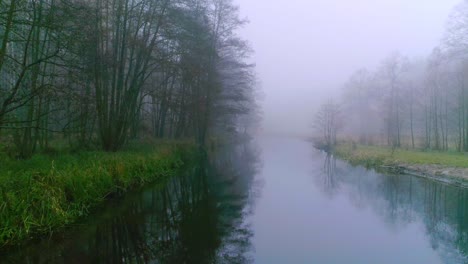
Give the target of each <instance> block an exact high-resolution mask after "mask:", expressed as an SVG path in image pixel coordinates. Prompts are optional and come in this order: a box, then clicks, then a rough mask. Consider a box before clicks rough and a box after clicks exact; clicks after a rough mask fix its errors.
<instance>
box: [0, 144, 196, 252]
mask: <svg viewBox="0 0 468 264" xmlns="http://www.w3.org/2000/svg"><path fill="white" fill-rule="evenodd" d="M190 146H191V145H189V144H179V145H174V144H170V145H169V144H168V145H165V146H164V145H161V146H160V147H146V148H145V149H144V150H127V151H123V152H119V153H106V152H99V151H90V152H79V153H77V154H63V155H59V156H48V155H45V154H40V155H35V156H33V157H32V158H31V159H30V160H26V161H18V160H13V159H11V158H8V157H6V156H5V155H2V156H0V163H1V164H2V166H1V167H0V247H1V246H6V245H13V244H16V243H18V242H20V241H22V240H25V239H29V238H31V237H35V236H37V235H40V234H46V233H50V232H52V231H55V230H57V229H58V228H61V227H64V226H66V225H67V224H70V223H73V222H74V221H76V220H77V219H78V218H80V217H83V216H86V215H87V214H88V213H89V212H90V210H91V209H92V208H93V207H95V206H96V205H98V204H99V203H101V202H102V201H103V200H105V199H106V198H108V197H111V196H113V195H120V194H122V193H124V192H125V191H127V190H129V189H131V188H134V187H137V186H141V185H143V184H146V183H149V182H154V181H163V180H165V179H167V178H169V177H171V176H173V175H175V173H176V172H177V168H179V167H181V166H182V164H183V161H184V160H186V158H185V157H186V156H184V155H188V154H187V153H192V152H191V151H189V150H190V148H191V147H190Z"/></svg>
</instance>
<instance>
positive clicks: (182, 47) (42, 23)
mask: <svg viewBox="0 0 468 264" xmlns="http://www.w3.org/2000/svg"><path fill="white" fill-rule="evenodd" d="M245 22H246V21H245V20H243V19H241V18H240V17H239V14H238V7H237V6H235V5H234V4H233V3H232V1H231V0H92V1H90V0H0V144H3V145H7V146H9V148H11V149H12V150H14V152H15V155H17V157H21V158H28V157H30V156H31V155H33V153H35V152H37V151H40V150H44V149H48V148H49V147H50V144H51V143H50V142H52V141H53V140H61V141H62V142H67V144H70V145H71V146H79V147H96V146H98V147H100V148H102V149H103V150H106V151H117V150H119V149H121V148H122V147H123V146H124V145H125V144H126V143H127V142H128V141H129V140H133V139H137V138H147V137H151V138H176V139H177V138H191V139H194V140H195V141H196V142H198V143H200V144H204V143H205V142H206V141H207V139H208V138H209V137H211V136H213V135H219V134H227V133H236V132H243V131H245V130H246V129H247V128H248V126H249V124H252V123H253V122H254V120H255V108H256V104H255V76H254V72H253V70H254V66H253V65H252V64H250V63H249V62H248V60H249V54H250V51H251V50H250V49H249V47H248V45H247V43H246V42H245V41H244V40H243V39H241V38H239V36H238V35H237V33H236V30H238V29H239V27H241V26H242V25H244V24H245Z"/></svg>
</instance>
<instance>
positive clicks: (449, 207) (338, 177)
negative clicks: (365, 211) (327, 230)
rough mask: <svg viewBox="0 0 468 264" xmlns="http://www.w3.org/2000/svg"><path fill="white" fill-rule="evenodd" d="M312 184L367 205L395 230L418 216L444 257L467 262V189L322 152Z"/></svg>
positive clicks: (329, 192) (434, 246)
mask: <svg viewBox="0 0 468 264" xmlns="http://www.w3.org/2000/svg"><path fill="white" fill-rule="evenodd" d="M318 175H319V177H318V179H320V180H318V181H316V184H318V185H319V187H320V189H321V190H322V191H323V193H325V194H326V195H327V196H328V197H329V198H335V196H337V195H342V194H343V193H344V194H345V195H346V196H347V197H348V199H349V200H350V201H352V203H353V204H354V205H355V206H356V207H359V208H363V207H370V208H371V209H372V211H374V212H375V213H377V214H378V215H379V216H380V217H382V218H383V220H384V222H386V223H387V226H388V228H391V229H394V230H395V231H398V230H401V229H403V228H405V227H406V226H407V225H409V224H411V223H413V222H415V221H420V222H422V223H423V224H424V227H425V233H426V235H427V236H428V239H429V241H430V244H431V247H432V248H433V249H434V250H435V251H437V252H438V254H439V255H440V257H441V259H442V260H443V261H444V262H445V263H468V190H467V189H463V188H459V187H456V186H451V185H447V184H442V183H439V182H435V181H431V180H427V179H423V178H416V177H411V176H407V175H383V174H379V173H376V172H375V171H370V170H366V169H364V168H362V167H352V166H351V165H349V164H347V163H344V162H342V161H339V160H338V161H337V160H336V159H335V158H334V157H333V156H330V155H323V168H322V170H321V173H319V174H318Z"/></svg>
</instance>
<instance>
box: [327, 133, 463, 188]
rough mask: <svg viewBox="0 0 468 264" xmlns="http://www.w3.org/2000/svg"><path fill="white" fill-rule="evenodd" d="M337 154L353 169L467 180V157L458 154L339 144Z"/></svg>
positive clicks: (336, 148)
mask: <svg viewBox="0 0 468 264" xmlns="http://www.w3.org/2000/svg"><path fill="white" fill-rule="evenodd" d="M334 153H335V154H336V155H337V156H338V157H340V158H342V159H344V160H347V161H349V162H350V163H351V164H354V165H364V166H366V167H368V168H389V169H391V170H396V171H397V172H401V171H402V170H406V171H409V172H414V173H417V174H423V175H429V176H436V177H437V176H446V177H450V178H454V179H457V180H462V181H466V180H468V155H467V154H466V153H460V152H455V151H450V152H447V151H445V152H442V151H423V150H414V149H402V148H397V149H395V148H390V147H385V146H367V145H357V144H355V143H350V142H346V143H343V142H341V143H339V144H337V145H336V146H335V147H334Z"/></svg>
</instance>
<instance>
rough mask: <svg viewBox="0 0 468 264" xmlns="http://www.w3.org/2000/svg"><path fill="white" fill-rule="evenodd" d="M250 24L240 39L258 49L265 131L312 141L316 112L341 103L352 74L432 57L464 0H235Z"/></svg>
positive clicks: (257, 58) (256, 60) (256, 52)
mask: <svg viewBox="0 0 468 264" xmlns="http://www.w3.org/2000/svg"><path fill="white" fill-rule="evenodd" d="M236 2H237V3H238V4H239V5H240V11H241V16H246V17H248V19H249V21H250V23H249V24H248V25H246V26H245V27H244V29H243V30H242V33H241V35H242V36H244V37H245V38H246V39H247V40H249V42H250V43H251V45H252V47H253V48H254V50H255V54H254V55H253V59H252V60H253V61H254V62H255V63H256V65H257V67H256V70H257V74H258V79H259V81H260V83H261V88H262V90H263V93H264V94H265V96H264V99H263V103H262V105H263V113H264V130H265V131H266V132H269V133H281V134H294V135H298V134H299V135H309V134H310V133H311V131H312V130H313V129H312V123H313V116H314V112H315V111H316V110H317V109H318V105H319V104H320V103H322V102H324V101H326V100H328V99H329V98H332V97H334V98H336V100H341V97H343V95H342V94H341V91H342V89H343V86H344V84H345V83H346V82H347V80H348V78H349V77H350V75H351V74H352V73H353V72H354V71H355V70H358V69H360V68H363V67H366V68H376V67H377V66H378V65H379V64H380V62H381V60H383V59H384V58H385V57H386V56H388V55H389V54H391V53H393V52H394V51H399V52H401V53H402V54H404V55H406V56H408V57H410V58H413V57H414V58H421V57H426V56H428V55H429V54H430V52H431V51H432V49H433V48H434V47H436V46H437V45H438V44H439V43H440V40H441V38H442V37H443V34H444V30H445V25H446V22H447V19H448V17H449V14H450V12H451V11H452V9H453V8H454V6H455V5H457V4H458V3H459V2H460V1H459V0H447V1H423V0H416V1H405V0H396V1H393V0H383V1H372V0H357V1H343V0H327V1H325V0H317V1H308V0H292V1H280V0H273V1H271V0H255V1H252V0H236Z"/></svg>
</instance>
